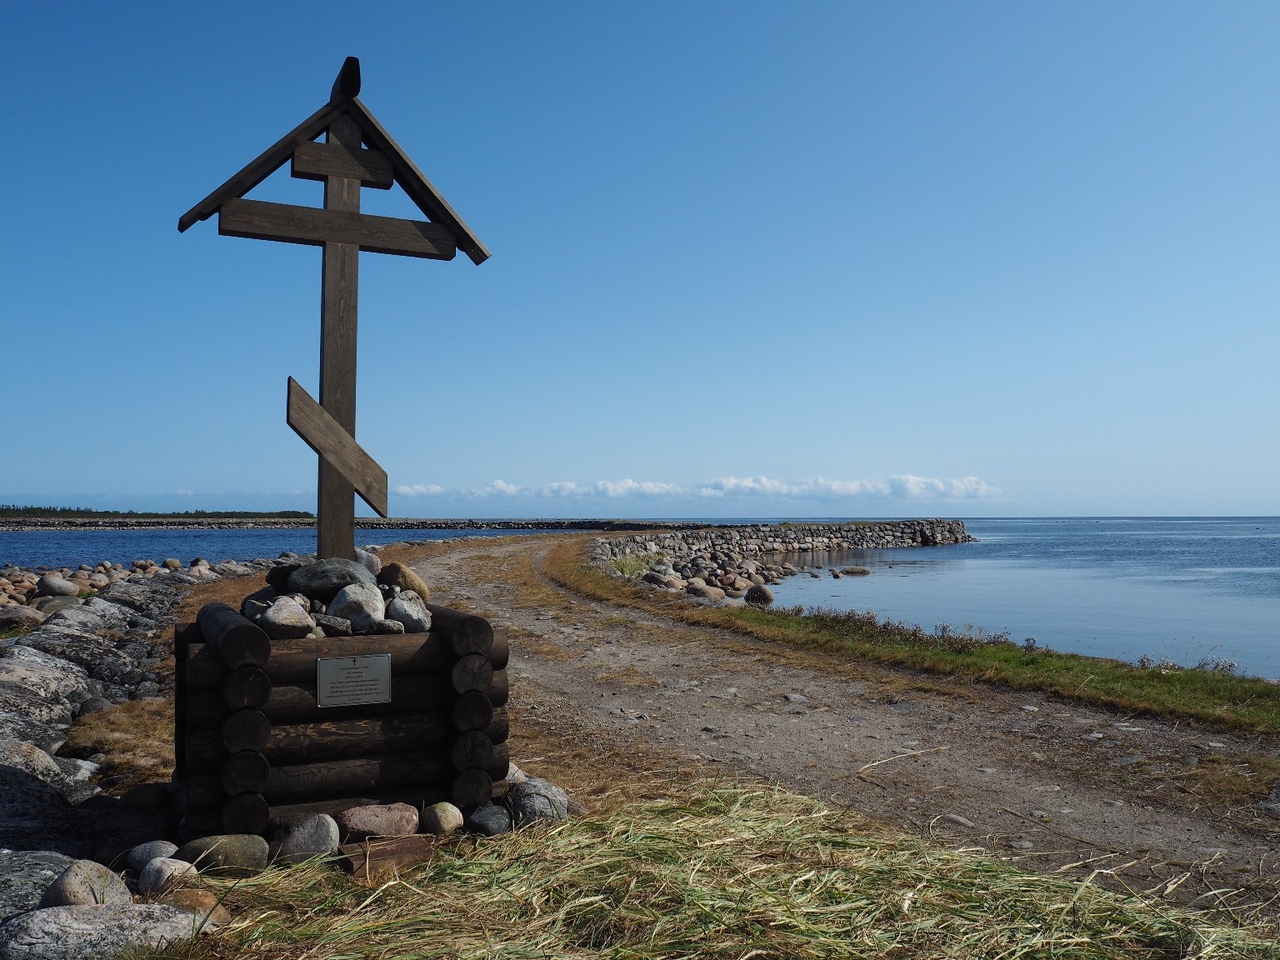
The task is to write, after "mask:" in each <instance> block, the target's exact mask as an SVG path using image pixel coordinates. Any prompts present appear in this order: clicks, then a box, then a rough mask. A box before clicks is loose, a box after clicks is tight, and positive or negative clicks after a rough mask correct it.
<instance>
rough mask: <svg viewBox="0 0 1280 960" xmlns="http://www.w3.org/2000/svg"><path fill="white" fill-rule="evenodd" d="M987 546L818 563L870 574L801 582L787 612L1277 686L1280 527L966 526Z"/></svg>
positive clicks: (1189, 522)
mask: <svg viewBox="0 0 1280 960" xmlns="http://www.w3.org/2000/svg"><path fill="white" fill-rule="evenodd" d="M965 523H966V526H967V527H968V529H969V532H970V533H971V534H972V535H973V536H975V537H977V538H978V539H979V542H978V543H969V544H962V545H958V546H948V547H934V548H923V549H900V550H859V551H848V552H842V553H840V554H838V555H830V554H829V555H814V556H812V557H811V558H810V559H809V561H808V562H809V563H810V564H822V565H823V566H824V567H830V566H831V565H833V564H835V565H848V564H853V565H859V566H865V567H869V568H871V570H872V574H871V576H869V577H843V578H841V579H839V580H833V579H831V578H830V577H829V576H827V575H826V574H825V573H824V575H823V577H822V578H821V579H817V580H815V579H812V578H810V577H807V576H800V577H792V578H790V579H788V580H786V581H785V582H783V583H781V584H778V585H777V586H776V587H774V588H773V590H774V595H775V596H776V597H777V601H778V603H779V604H788V605H790V604H802V605H804V606H808V607H834V608H838V609H855V610H874V611H875V612H876V613H877V614H878V615H879V616H881V617H882V618H889V619H893V620H903V621H906V622H908V623H919V624H920V625H921V626H923V627H925V628H926V629H929V630H932V629H933V628H934V627H935V626H936V625H938V624H944V623H945V624H950V625H951V626H952V627H956V628H959V627H962V626H965V625H972V626H974V627H981V628H983V629H985V630H987V631H989V632H993V633H995V632H1001V631H1008V632H1009V634H1010V639H1012V640H1013V641H1015V642H1017V643H1021V642H1022V641H1023V640H1024V639H1025V638H1026V637H1035V638H1036V641H1037V643H1039V644H1040V645H1041V646H1047V647H1052V648H1053V649H1055V650H1061V651H1065V652H1070V653H1081V654H1086V655H1088V656H1104V657H1115V658H1118V659H1121V660H1129V661H1135V660H1137V659H1138V658H1140V657H1143V656H1149V657H1152V658H1155V659H1160V658H1162V657H1163V658H1167V659H1169V660H1173V661H1175V662H1177V663H1180V664H1183V665H1190V664H1195V663H1198V662H1200V661H1202V660H1204V659H1206V658H1210V659H1214V658H1216V659H1224V660H1230V661H1234V662H1236V663H1237V664H1238V665H1239V669H1240V670H1241V672H1244V673H1250V674H1255V675H1258V676H1264V677H1280V518H1275V517H1266V518H1211V519H1184V518H1176V519H1076V518H1072V519H1061V520H1055V519H1032V520H1015V519H1001V520H966V521H965Z"/></svg>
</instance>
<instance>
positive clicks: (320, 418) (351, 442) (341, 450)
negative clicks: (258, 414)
mask: <svg viewBox="0 0 1280 960" xmlns="http://www.w3.org/2000/svg"><path fill="white" fill-rule="evenodd" d="M286 419H287V420H288V423H289V426H290V427H292V428H293V431H294V433H296V434H297V435H298V436H300V437H301V438H302V439H303V440H304V441H306V444H307V446H309V447H310V448H311V449H312V450H314V451H315V452H316V453H317V454H319V456H320V457H321V458H322V459H323V460H325V461H327V462H328V463H329V464H330V465H331V466H333V467H334V468H336V469H337V471H338V472H339V473H340V474H341V475H342V477H343V479H345V480H346V481H347V483H349V484H350V485H351V486H352V487H353V488H354V489H355V492H356V493H358V494H360V497H361V499H363V500H364V502H365V503H367V504H369V506H370V507H372V508H373V509H374V510H376V511H377V513H378V516H380V517H385V516H386V515H387V471H385V470H383V469H382V467H380V466H379V465H378V464H377V463H375V462H374V460H373V458H372V457H370V456H369V455H368V454H367V453H365V452H364V450H363V449H362V448H361V447H360V445H359V444H358V443H356V441H355V438H354V437H352V436H351V434H349V433H347V431H346V430H344V429H343V428H342V426H341V424H339V423H338V421H337V420H335V419H334V418H333V417H331V416H330V415H329V413H328V411H327V410H325V409H324V407H322V406H320V404H318V403H317V402H316V401H315V400H314V399H312V397H311V394H309V393H307V391H306V390H305V389H304V388H303V386H302V384H300V383H298V381H297V380H295V379H293V377H290V378H289V397H288V407H287V415H286ZM353 536H354V533H353Z"/></svg>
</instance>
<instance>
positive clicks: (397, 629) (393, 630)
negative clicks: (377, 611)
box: [373, 620, 405, 634]
mask: <svg viewBox="0 0 1280 960" xmlns="http://www.w3.org/2000/svg"><path fill="white" fill-rule="evenodd" d="M373 632H374V633H381V634H402V633H404V632H405V630H404V624H403V623H401V622H400V621H399V620H379V621H378V622H377V623H375V624H374V625H373Z"/></svg>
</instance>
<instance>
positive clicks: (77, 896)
mask: <svg viewBox="0 0 1280 960" xmlns="http://www.w3.org/2000/svg"><path fill="white" fill-rule="evenodd" d="M188 866H190V864H188ZM93 903H133V894H131V893H130V892H129V887H128V885H127V884H126V883H125V882H124V879H123V878H122V877H121V876H120V874H118V873H116V872H115V871H114V870H112V869H111V868H110V867H104V866H103V865H102V864H100V863H98V862H97V861H96V860H76V861H75V862H73V863H72V864H71V865H70V866H69V867H67V869H65V870H63V871H62V873H60V874H58V877H57V879H56V880H54V881H53V883H51V884H49V886H48V888H46V890H45V892H44V896H42V897H41V898H40V907H41V908H44V907H70V906H77V905H79V906H84V905H88V904H93Z"/></svg>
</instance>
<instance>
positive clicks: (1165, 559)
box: [0, 517, 1280, 678]
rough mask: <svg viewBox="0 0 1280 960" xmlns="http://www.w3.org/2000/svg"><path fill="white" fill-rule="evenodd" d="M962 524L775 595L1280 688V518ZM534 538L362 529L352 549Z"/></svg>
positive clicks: (31, 559) (826, 558)
mask: <svg viewBox="0 0 1280 960" xmlns="http://www.w3.org/2000/svg"><path fill="white" fill-rule="evenodd" d="M715 522H717V523H724V522H727V521H723V520H720V521H715ZM735 522H741V523H746V522H750V521H749V520H743V521H735ZM966 526H967V527H968V529H969V532H970V533H971V534H972V535H973V536H975V537H977V538H978V542H976V543H967V544H959V545H954V546H945V547H918V548H904V549H897V550H856V551H846V552H843V553H840V554H838V555H831V554H822V555H810V556H808V557H806V558H805V559H804V560H803V561H797V562H798V563H801V562H802V563H807V564H809V565H819V564H820V565H821V566H822V567H823V568H824V569H823V570H822V571H821V574H820V576H819V577H818V578H817V579H814V578H811V577H808V576H803V575H802V576H799V577H791V578H788V579H787V580H785V581H783V582H782V583H779V584H777V585H775V586H774V587H773V591H774V595H775V597H776V598H777V602H778V603H779V604H780V605H795V604H800V605H803V606H808V607H834V608H837V609H856V610H873V611H875V613H876V614H877V615H879V616H880V617H882V618H887V619H893V620H902V621H906V622H908V623H918V624H920V625H921V626H923V627H924V628H925V629H926V630H933V629H935V628H936V627H937V626H938V625H940V624H947V625H948V626H950V627H952V628H953V629H961V628H964V627H965V626H966V625H968V626H971V627H973V628H975V629H976V628H981V629H983V630H985V631H987V632H989V633H1000V632H1008V634H1009V637H1010V639H1011V640H1013V641H1014V642H1015V643H1023V642H1025V641H1026V639H1027V638H1028V637H1034V638H1035V642H1036V644H1037V645H1039V646H1044V647H1052V648H1053V649H1055V650H1062V651H1066V652H1070V653H1081V654H1085V655H1088V656H1102V657H1115V658H1117V659H1121V660H1128V661H1131V662H1135V661H1138V660H1139V659H1141V658H1151V659H1152V660H1154V661H1160V660H1162V659H1164V660H1169V661H1172V662H1175V663H1178V664H1180V665H1184V666H1188V665H1194V664H1197V663H1200V662H1202V661H1210V662H1212V661H1226V662H1234V663H1236V664H1237V669H1238V670H1239V671H1240V672H1244V673H1250V674H1255V675H1258V676H1264V677H1272V678H1280V518H1275V517H1268V518H1192V519H1187V518H1156V519H1148V518H1121V519H1116V518H1105V519H1080V518H1070V519H998V520H993V519H972V520H966ZM531 532H535V531H530V530H435V529H423V530H357V531H356V543H357V544H359V545H369V544H381V543H392V542H395V541H399V540H441V539H447V538H451V537H457V536H486V535H488V536H502V535H509V534H527V533H531ZM315 545H316V541H315V531H314V530H313V529H284V530H279V529H274V530H272V529H257V530H243V529H240V530H39V531H16V530H0V566H4V565H5V564H10V563H11V564H15V565H17V566H22V567H27V568H28V569H35V568H37V567H39V566H45V567H61V566H69V567H72V568H74V567H76V566H78V565H79V564H81V563H90V564H94V563H98V562H99V561H102V560H109V561H112V562H119V563H123V564H125V565H126V566H127V565H128V564H130V563H132V562H133V561H134V560H137V559H142V558H145V559H153V560H156V561H159V560H162V559H164V558H166V557H176V558H178V559H179V560H181V561H182V562H183V563H189V562H190V561H191V560H193V559H195V558H196V557H204V558H206V559H207V560H209V561H211V562H215V561H218V560H228V559H231V560H249V559H252V558H254V557H275V556H278V555H279V554H280V553H281V552H282V551H285V550H291V551H293V552H295V553H302V554H306V553H312V552H314V550H315ZM791 559H793V560H795V559H796V558H794V557H792V558H791ZM847 565H854V566H864V567H867V568H869V569H871V570H872V574H871V576H868V577H842V578H841V579H839V580H835V579H832V578H831V576H830V572H829V570H830V568H831V567H832V566H835V567H840V566H847Z"/></svg>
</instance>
